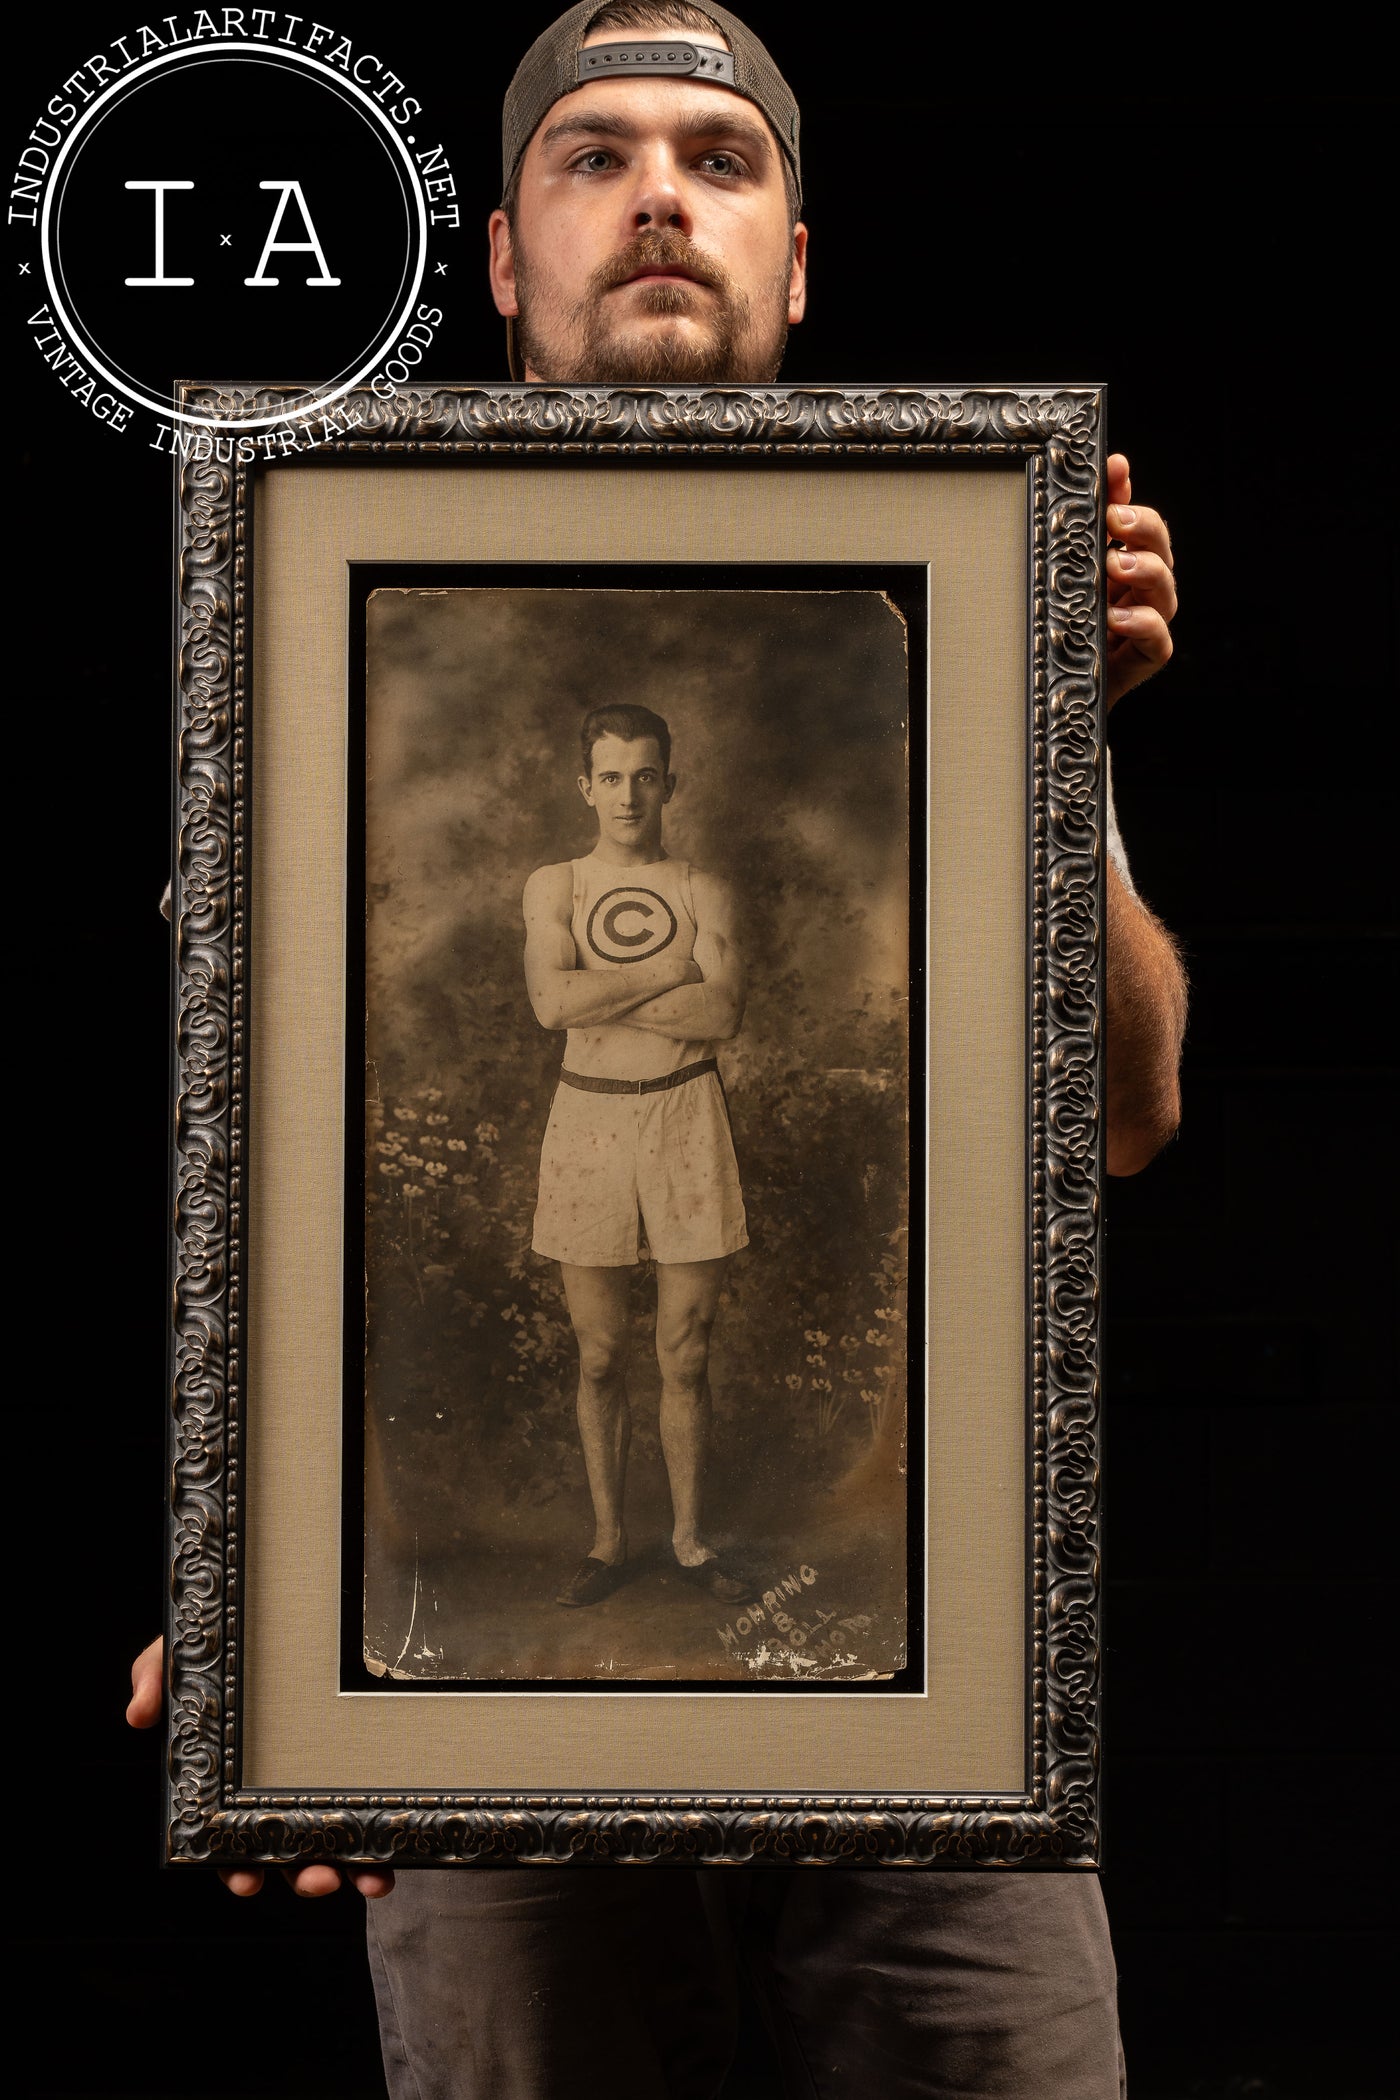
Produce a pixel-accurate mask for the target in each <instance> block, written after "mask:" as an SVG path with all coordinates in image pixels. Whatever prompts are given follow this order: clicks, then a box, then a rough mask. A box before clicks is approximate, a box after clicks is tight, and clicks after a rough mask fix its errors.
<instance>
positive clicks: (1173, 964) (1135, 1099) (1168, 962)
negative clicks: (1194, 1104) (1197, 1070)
mask: <svg viewBox="0 0 1400 2100" xmlns="http://www.w3.org/2000/svg"><path fill="white" fill-rule="evenodd" d="M1185 1034H1186V971H1185V969H1184V967H1183V966H1182V961H1181V957H1180V955H1179V954H1178V952H1177V946H1176V943H1175V941H1174V940H1173V939H1172V937H1171V935H1170V934H1169V933H1168V932H1167V929H1166V927H1165V926H1163V924H1162V922H1161V920H1160V919H1158V918H1156V917H1154V915H1153V914H1152V913H1151V912H1150V911H1149V910H1148V909H1147V906H1146V905H1145V904H1144V903H1143V902H1142V900H1141V898H1139V897H1136V896H1134V895H1133V893H1132V891H1131V890H1130V889H1129V888H1128V886H1127V884H1126V883H1125V882H1124V881H1123V878H1122V876H1121V875H1120V874H1119V873H1118V870H1117V868H1116V867H1115V866H1114V865H1113V863H1112V861H1110V862H1109V864H1108V972H1107V998H1106V1000H1105V1014H1104V1050H1105V1053H1106V1057H1107V1064H1108V1162H1107V1163H1108V1171H1109V1173H1110V1174H1137V1173H1140V1172H1141V1170H1142V1169H1143V1168H1144V1167H1145V1166H1146V1165H1147V1163H1148V1161H1149V1160H1151V1159H1154V1158H1155V1157H1156V1155H1157V1154H1158V1153H1159V1152H1160V1151H1161V1149H1162V1147H1163V1145H1165V1144H1166V1143H1167V1140H1168V1139H1169V1138H1171V1137H1173V1136H1174V1135H1175V1134H1176V1129H1177V1125H1178V1124H1179V1123H1180V1121H1181V1087H1180V1083H1179V1078H1178V1074H1179V1071H1180V1066H1181V1045H1182V1040H1183V1038H1184V1036H1185Z"/></svg>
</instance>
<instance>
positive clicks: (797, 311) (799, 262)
mask: <svg viewBox="0 0 1400 2100" xmlns="http://www.w3.org/2000/svg"><path fill="white" fill-rule="evenodd" d="M806 311H807V229H806V227H805V226H804V225H803V223H802V221H801V220H800V219H799V220H798V222H797V224H796V225H795V226H794V227H793V229H792V275H791V277H790V278H789V279H788V325H789V327H792V328H795V327H796V326H797V324H798V322H799V321H800V320H801V319H802V316H803V315H804V314H805V313H806Z"/></svg>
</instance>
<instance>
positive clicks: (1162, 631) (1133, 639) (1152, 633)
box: [1108, 605, 1172, 671]
mask: <svg viewBox="0 0 1400 2100" xmlns="http://www.w3.org/2000/svg"><path fill="white" fill-rule="evenodd" d="M1108 639H1109V646H1110V648H1111V647H1112V645H1113V643H1114V642H1120V641H1122V642H1130V643H1131V644H1132V646H1133V648H1134V649H1136V651H1137V652H1138V654H1139V656H1142V657H1145V658H1146V660H1147V661H1148V662H1149V663H1150V664H1151V666H1152V668H1153V670H1154V671H1156V670H1159V669H1160V668H1161V666H1162V665H1163V664H1164V663H1165V662H1166V661H1167V658H1168V657H1169V656H1170V655H1171V653H1172V638H1171V633H1170V631H1169V629H1168V627H1167V623H1166V621H1165V620H1164V619H1163V618H1162V615H1161V614H1160V613H1159V612H1154V611H1153V609H1152V607H1151V606H1150V605H1110V607H1109V608H1108Z"/></svg>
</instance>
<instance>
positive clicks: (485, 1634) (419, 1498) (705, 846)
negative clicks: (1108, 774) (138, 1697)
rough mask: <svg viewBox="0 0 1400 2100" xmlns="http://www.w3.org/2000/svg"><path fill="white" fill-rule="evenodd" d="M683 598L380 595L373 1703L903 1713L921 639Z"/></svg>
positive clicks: (534, 590)
mask: <svg viewBox="0 0 1400 2100" xmlns="http://www.w3.org/2000/svg"><path fill="white" fill-rule="evenodd" d="M422 573H423V572H422V571H421V570H420V571H416V572H415V577H416V578H417V577H421V575H422ZM573 573H574V574H577V573H578V572H577V571H575V572H573ZM693 574H694V572H693V571H692V572H690V575H688V577H687V585H688V587H686V588H666V589H659V588H655V587H649V588H637V587H630V588H610V587H605V586H604V585H602V584H600V585H596V586H593V587H589V588H584V589H581V588H575V587H568V588H562V587H561V588H555V587H539V586H521V585H518V584H515V583H512V584H509V585H505V586H492V585H489V584H488V585H486V586H484V587H482V586H470V587H459V586H456V585H453V586H449V587H439V586H437V585H436V584H434V585H430V586H424V585H422V584H421V583H420V582H418V581H415V582H414V583H413V584H412V585H411V586H409V587H398V586H389V587H380V588H375V589H373V590H370V591H367V593H366V596H365V602H364V649H365V656H364V663H365V669H364V730H363V735H364V767H363V780H364V790H363V818H364V846H363V853H364V859H363V866H364V906H365V909H364V951H363V1009H364V1017H365V1019H364V1026H365V1037H364V1051H365V1059H364V1071H365V1079H366V1097H365V1111H366V1119H365V1152H364V1173H363V1178H362V1180H357V1178H356V1177H355V1176H354V1175H353V1174H352V1175H350V1176H349V1177H348V1186H349V1187H350V1189H351V1195H350V1198H349V1209H350V1213H351V1215H350V1217H349V1219H348V1224H349V1228H350V1229H349V1231H348V1233H347V1300H348V1302H350V1303H355V1304H358V1302H359V1294H358V1293H357V1292H356V1291H355V1290H354V1288H353V1283H352V1274H351V1265H352V1264H353V1265H354V1266H355V1268H357V1269H358V1268H360V1267H362V1270H363V1304H364V1308H365V1315H364V1347H363V1366H362V1369H363V1386H362V1396H363V1397H362V1404H363V1417H364V1441H363V1475H362V1477H363V1527H362V1531H363V1554H364V1559H363V1578H364V1622H363V1661H364V1668H365V1670H366V1671H367V1672H368V1673H369V1675H370V1677H371V1678H373V1679H376V1680H379V1681H380V1682H381V1683H382V1684H384V1685H385V1686H386V1687H387V1685H388V1684H391V1683H393V1682H404V1683H417V1684H429V1683H432V1682H435V1681H437V1682H443V1683H445V1684H452V1685H454V1686H460V1685H461V1684H462V1683H463V1682H464V1681H468V1682H478V1683H486V1684H503V1683H509V1684H512V1685H516V1686H520V1685H529V1684H532V1683H539V1684H541V1685H546V1684H547V1685H553V1686H557V1685H559V1684H560V1683H561V1681H562V1682H564V1683H568V1682H577V1683H579V1684H580V1685H586V1686H587V1687H588V1688H589V1689H605V1688H606V1687H607V1685H609V1684H611V1683H617V1684H619V1685H626V1686H627V1687H628V1688H629V1689H630V1690H632V1691H635V1690H636V1689H637V1688H638V1685H639V1684H642V1685H646V1684H652V1685H655V1686H656V1687H657V1688H659V1689H661V1688H665V1687H667V1686H668V1685H675V1686H678V1687H681V1686H683V1687H705V1686H711V1687H719V1688H729V1687H732V1688H739V1687H745V1686H751V1687H755V1688H760V1689H763V1690H766V1691H774V1690H778V1689H781V1688H785V1687H786V1688H793V1689H801V1688H810V1687H813V1686H820V1687H821V1688H823V1689H825V1690H830V1689H839V1688H841V1687H843V1686H845V1687H852V1686H859V1687H861V1688H863V1689H866V1690H869V1689H872V1688H875V1687H877V1686H881V1685H883V1686H886V1687H888V1688H890V1689H916V1688H917V1687H916V1686H914V1685H913V1684H912V1681H911V1677H912V1673H911V1672H910V1669H909V1664H910V1656H911V1652H917V1651H916V1650H913V1649H911V1639H910V1632H911V1614H913V1615H914V1619H915V1621H917V1614H918V1612H919V1608H920V1596H919V1589H920V1577H919V1575H918V1574H917V1573H916V1577H915V1580H914V1582H913V1583H912V1585H911V1581H910V1573H909V1571H910V1567H911V1545H912V1547H913V1548H914V1549H915V1553H916V1558H915V1560H914V1561H913V1563H912V1564H913V1565H915V1567H916V1569H917V1570H921V1568H922V1540H921V1539H919V1538H915V1539H913V1540H912V1541H911V1522H912V1524H913V1526H914V1528H915V1529H916V1530H917V1529H918V1526H919V1521H920V1517H919V1513H920V1511H921V1509H922V1504H923V1493H922V1470H923V1451H922V1440H921V1435H920V1433H919V1431H918V1428H917V1426H916V1431H915V1435H914V1439H913V1443H912V1446H911V1439H910V1430H909V1411H908V1409H907V1405H906V1401H907V1393H906V1386H907V1379H908V1365H909V1361H910V1358H909V1351H908V1320H909V1303H908V1300H909V1283H910V1274H911V1262H910V1234H911V1224H912V1227H913V1230H914V1232H915V1235H916V1240H917V1241H919V1242H921V1240H922V1231H923V1226H922V1217H921V1215H919V1216H917V1217H914V1218H912V1219H911V1193H912V1202H913V1205H914V1208H915V1209H916V1210H917V1211H920V1212H921V1208H922V1189H921V1187H920V1188H917V1189H915V1190H914V1191H912V1192H911V1188H910V1175H909V1163H910V1103H911V1085H910V1043H911V1028H910V905H911V851H913V850H917V848H916V842H914V841H911V836H910V763H911V758H910V738H909V713H910V708H909V695H910V690H911V685H910V620H909V617H908V616H907V613H906V610H905V609H904V608H902V606H901V604H900V602H899V599H900V595H901V593H900V591H899V588H898V587H897V586H896V588H895V589H894V591H893V592H891V591H890V590H882V589H870V588H865V587H861V588H840V587H837V588H829V587H822V588H817V587H814V586H813V585H808V586H807V587H804V588H782V589H775V588H766V587H763V586H762V583H761V582H760V583H759V584H758V585H757V586H755V583H754V581H753V579H754V576H755V572H754V570H753V569H750V570H749V571H748V577H749V579H750V581H749V584H748V586H747V587H745V588H715V587H698V585H697V586H694V587H692V586H691V584H690V577H691V576H693ZM760 574H761V572H760ZM790 574H791V572H790V571H788V572H784V577H785V581H786V580H787V579H788V577H790ZM703 575H704V571H703V570H702V572H701V576H702V578H703ZM830 577H831V572H830V571H823V572H822V581H823V586H825V585H827V584H828V583H829V582H830ZM920 583H922V578H920ZM905 589H906V594H907V595H910V596H912V595H913V594H912V593H911V592H909V588H908V586H907V585H906V587H905ZM916 625H917V618H916ZM915 640H916V646H921V644H920V642H919V638H918V636H917V635H916V637H915ZM920 734H922V724H920ZM351 853H352V856H353V854H354V844H353V839H352V845H351ZM920 1055H921V1053H920ZM350 1127H351V1128H352V1129H353V1125H351V1126H350ZM357 1226H358V1227H360V1228H361V1229H360V1230H359V1231H357V1230H356V1227H357ZM915 1273H916V1274H917V1273H918V1272H917V1268H916V1270H915ZM913 1360H914V1362H915V1364H916V1365H917V1363H918V1360H919V1358H918V1352H916V1353H915V1357H914V1359H913ZM360 1374H361V1365H360V1364H359V1363H358V1362H357V1361H355V1360H354V1357H353V1354H351V1353H349V1352H348V1353H347V1368H346V1377H347V1396H346V1397H347V1409H346V1411H347V1419H350V1418H353V1415H354V1412H355V1408H356V1405H357V1403H358V1402H359V1399H360V1390H361V1389H360ZM911 1476H912V1478H913V1481H914V1488H913V1492H912V1493H911V1488H910V1482H911ZM354 1477H355V1475H354V1470H353V1469H352V1467H350V1466H349V1465H347V1478H348V1479H350V1480H351V1481H352V1483H353V1479H354ZM911 1512H912V1517H911ZM347 1528H351V1527H347Z"/></svg>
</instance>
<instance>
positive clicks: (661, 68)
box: [501, 0, 802, 198]
mask: <svg viewBox="0 0 1400 2100" xmlns="http://www.w3.org/2000/svg"><path fill="white" fill-rule="evenodd" d="M691 4H692V5H693V6H695V7H697V8H698V9H699V12H700V13H701V14H702V15H708V16H709V18H710V20H711V21H712V22H713V23H714V25H715V28H716V29H717V30H718V31H719V33H720V34H721V36H723V37H724V38H725V39H726V40H727V42H728V44H729V52H728V54H726V55H725V56H724V57H723V58H722V60H721V63H720V64H719V66H717V67H715V66H714V52H713V47H712V46H711V47H709V48H707V47H705V46H704V45H701V46H699V47H697V46H696V45H695V44H694V43H693V42H691V41H689V40H688V39H689V37H690V32H688V31H687V30H684V29H662V30H643V31H641V32H637V31H633V32H632V34H631V35H630V36H629V35H628V34H627V33H626V32H625V31H623V30H620V29H619V30H614V31H612V32H611V36H612V37H615V38H616V41H615V42H613V41H609V42H608V43H606V44H597V45H592V46H590V48H589V51H588V53H587V55H586V56H585V57H584V58H583V59H582V60H581V59H580V52H581V50H582V46H583V40H584V37H585V36H586V35H587V34H588V25H589V23H590V22H591V21H592V19H593V17H594V15H596V14H598V13H599V12H600V11H601V9H602V7H603V6H604V5H605V0H583V4H582V5H581V6H578V7H571V8H570V9H569V10H568V12H567V14H562V15H560V17H559V19H558V21H557V22H551V24H550V26H549V28H548V29H546V30H545V32H544V34H543V36H539V37H536V39H535V41H534V43H533V44H531V46H530V48H529V50H528V51H527V52H526V53H525V56H524V57H523V58H522V59H521V61H520V64H519V65H518V66H517V67H516V70H515V78H514V79H513V80H512V81H511V84H510V86H509V87H508V88H507V90H506V99H505V107H504V109H503V110H502V112H501V194H502V195H503V196H504V195H506V194H507V193H508V192H509V190H510V186H511V183H512V181H513V180H514V178H515V171H516V169H517V168H518V167H519V165H520V157H521V155H522V154H523V153H524V151H525V148H526V147H527V146H528V145H529V143H530V141H531V139H532V138H533V137H534V135H535V131H536V128H537V127H538V125H539V123H540V121H541V119H542V118H543V117H544V115H545V113H546V112H547V111H548V110H551V109H552V108H553V107H554V105H555V103H556V102H558V101H559V100H560V98H561V97H562V96H564V95H571V94H572V93H573V92H574V90H575V88H578V87H582V86H584V85H585V84H586V83H587V82H588V81H589V80H603V79H621V78H625V77H626V76H627V75H628V74H629V73H631V74H633V75H635V74H638V73H641V74H652V75H655V74H665V75H668V76H670V77H673V78H677V79H690V80H696V81H713V82H714V83H715V84H716V85H717V86H719V87H727V88H730V89H731V90H732V91H733V92H734V93H735V94H736V95H743V96H744V97H745V99H746V100H747V101H749V102H752V103H754V104H755V105H756V106H757V107H758V108H759V109H761V110H762V111H763V114H764V116H765V117H767V119H768V122H769V123H770V124H771V125H772V127H773V134H774V136H775V138H776V139H777V141H778V144H779V145H780V146H781V147H782V149H783V151H784V153H785V154H786V155H787V157H788V159H789V161H790V162H791V163H792V172H793V175H794V177H795V179H796V182H797V194H798V196H799V198H800V197H801V195H802V162H801V159H800V157H799V153H798V142H797V135H798V127H799V121H800V120H799V118H798V113H797V103H796V100H795V99H794V97H793V92H792V89H791V88H790V87H789V86H788V84H787V82H786V81H785V80H784V78H783V76H782V74H781V73H780V72H779V71H778V69H777V67H776V66H775V65H774V63H773V61H772V59H771V58H770V57H769V56H768V53H767V52H766V51H765V50H764V48H763V45H762V44H761V43H760V42H759V40H758V38H757V37H756V36H755V35H754V33H753V31H752V30H751V29H746V28H745V27H744V24H743V23H742V22H741V21H740V20H739V18H738V16H737V15H732V14H731V13H730V12H729V9H728V8H727V7H717V6H715V5H714V4H713V0H691ZM605 52H606V53H607V54H608V56H607V57H606V58H605V57H604V55H603V54H604V53H605ZM595 67H596V68H597V70H596V71H595V70H594V68H595ZM605 67H606V71H605V70H604V68H605ZM712 67H714V70H711V68H712Z"/></svg>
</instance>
